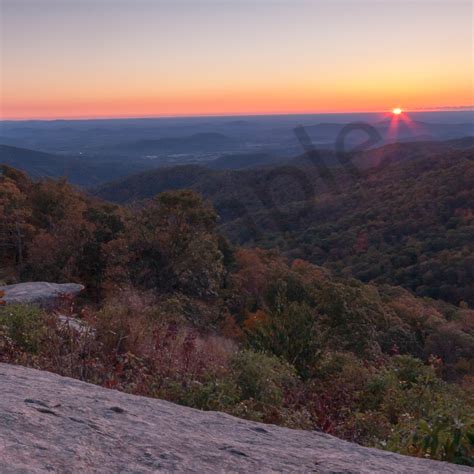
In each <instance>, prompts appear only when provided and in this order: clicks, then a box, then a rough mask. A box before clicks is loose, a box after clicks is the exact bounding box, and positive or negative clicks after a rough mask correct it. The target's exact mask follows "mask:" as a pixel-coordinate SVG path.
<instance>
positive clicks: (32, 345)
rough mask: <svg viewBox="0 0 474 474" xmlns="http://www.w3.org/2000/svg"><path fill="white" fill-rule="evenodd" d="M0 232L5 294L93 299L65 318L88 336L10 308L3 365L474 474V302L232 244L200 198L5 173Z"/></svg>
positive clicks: (41, 313)
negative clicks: (121, 199) (22, 284)
mask: <svg viewBox="0 0 474 474" xmlns="http://www.w3.org/2000/svg"><path fill="white" fill-rule="evenodd" d="M412 165H413V166H417V164H416V162H413V163H412ZM0 223H1V234H0V239H1V245H0V272H1V274H0V279H1V280H3V282H4V283H14V282H17V281H30V280H32V281H35V280H46V281H57V282H62V281H69V282H80V283H83V284H85V285H86V288H87V290H86V292H85V294H84V295H83V296H82V298H81V300H79V301H78V302H77V303H76V305H73V304H72V303H71V301H70V300H67V299H66V300H65V301H64V308H63V309H62V313H61V314H65V313H66V314H69V315H71V316H74V317H75V318H77V319H78V320H80V322H81V325H80V327H81V328H86V329H81V330H80V331H79V332H76V331H75V330H74V329H73V328H71V327H68V326H66V327H65V326H64V324H62V323H61V320H60V319H58V318H57V317H56V316H55V313H50V312H48V311H46V310H41V309H38V308H35V307H30V306H24V305H8V304H7V305H6V306H3V307H1V305H0V361H2V362H8V363H21V364H23V365H29V366H33V367H36V368H41V369H45V370H50V371H53V372H57V373H59V374H62V375H68V376H71V377H75V378H79V379H81V380H85V381H88V382H92V383H96V384H100V385H103V386H106V387H113V388H116V389H119V390H123V391H127V392H130V393H135V394H140V395H146V396H151V397H158V398H164V399H167V400H171V401H174V402H177V403H181V404H184V405H189V406H192V407H196V408H201V409H211V410H220V411H224V412H227V413H231V414H234V415H237V416H240V417H244V418H247V419H250V420H256V421H263V422H267V423H275V424H280V425H283V426H287V427H293V428H302V429H310V430H314V429H317V430H322V431H324V432H326V433H331V434H334V435H336V436H339V437H341V438H344V439H347V440H351V441H356V442H359V443H362V444H365V445H367V446H376V447H382V448H384V449H390V450H393V451H396V452H401V453H406V454H410V455H414V456H420V457H429V458H432V459H440V460H445V461H451V462H457V463H461V464H468V465H473V464H474V459H473V439H474V433H473V429H474V427H473V420H472V418H471V417H470V413H472V410H471V407H472V401H473V400H472V385H473V379H472V371H473V363H474V353H473V348H474V328H473V324H472V323H473V318H474V313H473V310H472V309H469V307H468V305H467V304H465V303H463V304H461V305H460V306H455V305H451V304H449V303H446V302H442V301H436V300H431V299H427V298H418V297H416V296H414V295H413V294H412V293H410V292H409V291H407V290H405V289H402V288H401V287H394V286H388V285H380V284H374V283H372V284H364V283H362V282H360V281H357V280H355V279H350V278H340V277H338V276H335V275H334V274H333V273H332V272H331V271H330V270H328V269H325V268H322V267H318V266H316V265H314V264H311V263H309V262H307V261H304V260H302V259H288V258H286V257H285V256H283V255H281V254H280V253H279V252H278V251H276V250H271V251H270V250H263V249H258V248H241V247H233V246H232V245H230V244H229V243H228V242H227V240H226V239H225V237H223V236H222V235H221V233H220V230H219V227H218V216H217V214H216V212H215V211H214V209H213V208H212V206H211V205H210V203H208V202H206V201H204V200H203V199H202V198H201V197H200V196H199V195H198V194H196V193H194V192H193V191H190V190H180V191H172V192H165V193H161V194H159V195H157V196H156V197H154V198H153V199H151V200H149V201H146V202H144V203H141V205H140V206H135V207H132V208H128V207H121V206H118V205H111V204H108V203H104V202H102V201H99V200H97V199H95V198H91V197H88V196H86V195H84V194H81V193H80V192H78V191H77V190H75V189H74V188H72V187H71V186H69V185H68V184H67V183H65V182H64V181H54V180H50V179H46V180H40V181H36V182H33V181H31V180H30V179H29V178H28V177H27V176H26V175H24V174H23V173H21V172H19V171H17V170H14V169H12V168H8V167H5V166H4V167H2V174H1V176H0ZM7 296H8V295H7ZM0 300H1V294H0ZM64 312H65V313H64ZM87 328H89V329H87Z"/></svg>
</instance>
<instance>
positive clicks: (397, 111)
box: [392, 107, 403, 115]
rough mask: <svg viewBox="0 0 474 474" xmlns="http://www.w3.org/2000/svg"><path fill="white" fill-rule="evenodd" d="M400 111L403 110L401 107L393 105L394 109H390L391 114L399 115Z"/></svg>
mask: <svg viewBox="0 0 474 474" xmlns="http://www.w3.org/2000/svg"><path fill="white" fill-rule="evenodd" d="M402 112H403V111H402V109H400V108H398V107H395V108H394V109H392V114H394V115H400V114H401V113H402Z"/></svg>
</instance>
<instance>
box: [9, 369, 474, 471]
mask: <svg viewBox="0 0 474 474" xmlns="http://www.w3.org/2000/svg"><path fill="white" fill-rule="evenodd" d="M0 459H1V469H0V471H1V472H2V474H10V473H18V472H25V473H40V472H61V473H63V472H87V473H116V472H130V473H131V472H134V473H139V472H140V473H145V472H171V471H179V472H209V473H212V472H319V473H330V472H331V473H334V472H338V473H349V472H351V473H355V472H359V473H369V472H370V473H393V472H397V473H411V474H412V473H458V472H459V473H461V472H471V473H473V472H474V470H473V469H471V468H468V467H463V466H456V465H453V464H448V463H442V462H436V461H430V460H426V459H419V458H410V457H406V456H401V455H398V454H394V453H390V452H387V451H381V450H377V449H369V448H364V447H362V446H359V445H356V444H352V443H348V442H346V441H342V440H340V439H337V438H334V437H332V436H329V435H326V434H323V433H318V432H310V431H300V430H291V429H287V428H281V427H277V426H273V425H265V424H262V423H256V422H251V421H245V420H241V419H238V418H234V417H232V416H230V415H226V414H223V413H217V412H204V411H199V410H194V409H192V408H187V407H183V406H179V405H174V404H172V403H169V402H165V401H162V400H157V399H151V398H145V397H139V396H134V395H128V394H125V393H121V392H118V391H115V390H109V389H105V388H101V387H98V386H95V385H90V384H87V383H84V382H80V381H78V380H73V379H69V378H65V377H60V376H58V375H55V374H51V373H48V372H42V371H38V370H34V369H28V368H25V367H19V366H12V365H7V364H0Z"/></svg>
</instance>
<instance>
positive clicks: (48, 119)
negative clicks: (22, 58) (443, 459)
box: [0, 105, 474, 123]
mask: <svg viewBox="0 0 474 474" xmlns="http://www.w3.org/2000/svg"><path fill="white" fill-rule="evenodd" d="M402 110H403V112H405V113H408V112H409V113H422V112H470V111H474V105H465V106H452V107H450V106H444V107H424V108H412V109H406V108H402ZM391 111H392V108H389V109H385V110H371V111H368V110H365V111H364V110H358V111H343V112H337V111H331V112H321V111H320V112H303V111H302V112H275V113H268V112H261V113H238V112H237V113H228V114H224V113H216V114H177V115H175V114H164V115H94V116H91V115H84V116H70V117H69V116H57V117H22V118H2V117H1V116H0V123H1V122H56V121H57V122H59V121H80V120H153V119H155V120H156V119H173V118H176V119H184V118H208V117H215V118H232V117H283V116H297V115H356V114H361V115H362V114H387V113H391Z"/></svg>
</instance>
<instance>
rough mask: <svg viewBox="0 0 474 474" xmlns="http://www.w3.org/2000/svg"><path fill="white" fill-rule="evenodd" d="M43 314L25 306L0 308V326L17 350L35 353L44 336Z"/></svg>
mask: <svg viewBox="0 0 474 474" xmlns="http://www.w3.org/2000/svg"><path fill="white" fill-rule="evenodd" d="M44 320H45V313H44V312H43V311H42V310H41V309H39V308H37V307H35V306H27V305H9V306H4V307H0V326H3V327H4V328H5V332H6V335H7V336H8V337H9V338H10V339H11V340H12V341H13V342H14V344H16V345H17V346H18V347H19V348H21V349H23V350H25V351H27V352H32V353H35V352H37V351H38V349H39V345H40V342H41V339H42V337H43V335H44V330H45V329H44Z"/></svg>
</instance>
